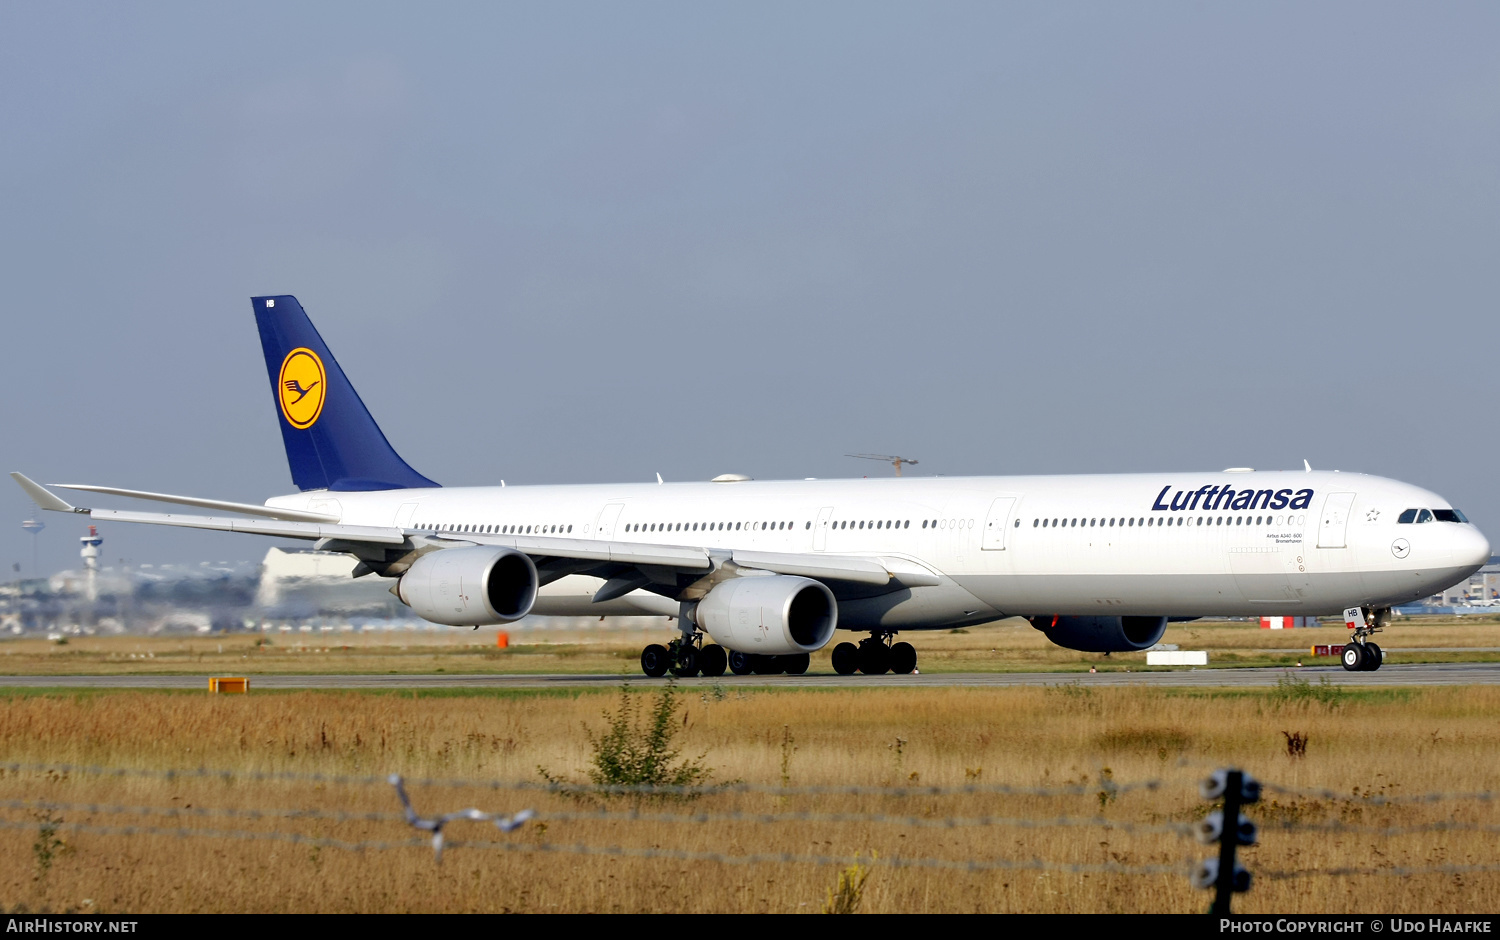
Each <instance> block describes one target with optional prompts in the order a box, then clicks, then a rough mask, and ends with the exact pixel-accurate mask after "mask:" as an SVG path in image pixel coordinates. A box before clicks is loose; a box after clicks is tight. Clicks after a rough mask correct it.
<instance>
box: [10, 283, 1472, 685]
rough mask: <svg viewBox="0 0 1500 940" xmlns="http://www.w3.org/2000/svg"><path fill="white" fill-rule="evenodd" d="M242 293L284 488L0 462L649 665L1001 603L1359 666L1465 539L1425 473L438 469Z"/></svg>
mask: <svg viewBox="0 0 1500 940" xmlns="http://www.w3.org/2000/svg"><path fill="white" fill-rule="evenodd" d="M252 304H253V307H254V310H255V318H256V323H257V324H258V326H259V329H260V340H261V346H262V348H263V350H264V352H265V357H266V368H267V370H268V371H269V373H270V378H271V390H272V397H273V398H274V400H275V402H276V412H277V416H278V421H279V423H280V425H281V434H282V439H283V441H284V442H285V444H286V453H287V460H288V462H289V463H290V464H291V471H292V480H293V482H294V483H295V484H296V486H297V488H298V490H300V492H299V493H297V494H295V495H291V496H276V497H273V498H271V499H268V500H266V502H265V505H263V506H256V505H250V504H243V503H233V502H226V501H223V500H213V499H199V498H194V497H185V496H173V495H168V494H163V493H148V492H140V491H135V490H125V489H119V488H116V487H104V486H85V485H63V484H58V486H61V487H62V488H64V489H71V490H82V491H88V492H91V493H100V494H109V495H116V496H125V497H134V498H138V499H147V500H156V501H160V502H165V503H173V504H177V505H179V506H187V507H195V508H198V509H204V510H210V511H215V512H218V513H231V514H233V515H231V516H225V515H185V514H179V513H175V512H174V513H147V512H126V511H117V510H108V509H86V508H80V507H75V506H72V505H70V504H69V503H67V502H66V501H64V500H63V499H62V498H61V497H59V496H57V495H56V494H55V493H53V492H52V491H50V490H48V489H46V488H44V487H42V486H41V485H39V484H37V483H34V482H32V481H31V480H29V479H27V478H26V477H24V476H22V475H21V474H19V473H16V474H12V476H14V477H15V479H16V481H17V482H18V483H20V484H21V486H22V487H23V488H24V489H25V490H26V492H27V493H28V494H29V495H30V496H31V497H32V499H33V500H35V501H36V503H37V504H38V505H39V506H41V507H42V508H43V509H52V510H59V511H63V512H77V513H86V514H88V515H89V516H91V517H92V518H94V519H97V520H101V521H110V522H138V523H149V524H155V525H171V526H186V527H189V528H197V529H217V530H222V531H228V532H246V533H251V534H254V535H266V536H275V537H278V538H292V539H305V540H307V541H311V542H313V543H314V544H315V546H316V547H317V548H319V549H322V550H325V551H332V552H345V553H348V554H350V555H352V556H354V557H355V558H357V559H358V560H359V563H358V565H357V566H356V568H355V572H354V573H355V576H356V577H359V576H362V575H368V574H374V575H378V576H380V577H382V578H391V579H394V580H395V584H394V585H393V587H392V591H393V593H395V594H396V596H398V597H399V598H400V599H401V600H402V601H403V602H405V603H406V604H407V605H409V606H410V607H411V609H412V610H413V611H415V612H416V613H417V614H418V615H420V616H421V617H423V618H424V619H426V620H429V621H432V622H434V623H440V624H449V625H452V626H467V627H477V626H480V625H485V624H503V623H507V622H510V621H514V620H518V619H520V618H522V617H525V616H526V615H527V614H530V613H539V614H554V615H578V616H599V615H601V614H642V613H644V614H655V615H664V616H666V617H669V618H675V636H674V637H673V638H672V639H671V641H670V642H668V643H665V644H652V645H650V646H647V647H646V648H645V650H644V651H642V653H641V668H642V670H644V671H645V673H646V674H647V675H648V676H660V675H664V674H665V673H666V672H668V671H671V672H672V673H674V674H676V675H679V676H687V675H696V674H699V673H702V674H704V675H710V676H714V675H722V674H723V672H724V671H725V669H726V668H727V669H731V670H733V671H734V672H736V673H739V674H745V673H751V672H754V673H761V674H771V673H780V672H786V673H792V674H798V673H803V672H805V671H806V670H807V668H808V661H809V660H808V654H810V653H812V652H814V651H816V650H820V649H822V648H823V647H824V646H826V645H827V644H828V643H829V642H831V641H832V639H833V637H834V633H835V631H836V630H839V629H843V630H849V631H852V632H854V633H864V634H868V636H867V637H865V638H863V639H861V640H860V642H859V643H858V645H855V644H854V643H848V642H845V643H839V644H838V645H837V646H835V647H834V649H833V657H832V658H833V668H834V670H835V671H837V672H839V673H841V674H846V675H847V674H850V673H853V672H855V671H860V672H864V673H872V674H874V673H884V672H889V671H894V672H897V673H906V672H911V671H913V670H914V669H915V668H916V665H917V654H916V650H915V649H914V648H913V647H912V646H911V644H909V643H905V642H896V643H893V642H892V640H893V638H894V637H895V636H896V634H897V633H899V632H902V631H918V630H934V629H948V628H953V627H961V626H964V625H967V624H976V623H982V622H985V621H991V620H996V619H999V618H1001V617H1006V616H1013V615H1020V616H1023V617H1026V618H1028V619H1029V620H1030V622H1031V624H1032V625H1033V626H1034V627H1036V629H1038V630H1040V631H1042V632H1043V633H1044V634H1045V635H1046V636H1047V638H1048V639H1049V640H1051V641H1052V642H1053V643H1056V644H1058V645H1059V646H1063V647H1067V648H1069V649H1075V650H1083V651H1090V652H1114V651H1120V652H1123V651H1131V650H1144V649H1147V648H1149V647H1151V646H1154V645H1155V644H1156V643H1157V642H1158V641H1160V639H1161V637H1162V634H1163V633H1164V632H1165V630H1166V628H1167V623H1168V622H1169V621H1174V620H1191V619H1196V618H1199V617H1205V616H1242V615H1251V616H1254V615H1264V614H1282V615H1326V614H1337V613H1339V612H1343V613H1344V615H1345V618H1346V620H1348V622H1349V625H1350V626H1351V627H1352V628H1353V629H1354V642H1352V643H1349V644H1348V645H1347V646H1346V648H1345V650H1344V660H1343V663H1344V666H1345V668H1347V669H1351V670H1358V669H1377V668H1379V667H1380V664H1381V662H1382V655H1381V652H1380V650H1379V647H1377V646H1376V644H1375V643H1374V642H1373V641H1372V640H1371V639H1370V637H1371V634H1373V633H1374V632H1377V631H1378V630H1380V629H1381V628H1382V627H1383V626H1384V625H1385V623H1386V622H1387V620H1388V619H1389V617H1390V610H1391V607H1392V606H1393V605H1396V604H1401V603H1404V602H1407V601H1411V600H1414V599H1416V598H1421V597H1425V596H1427V595H1430V594H1432V593H1434V592H1436V591H1439V590H1441V589H1443V588H1445V587H1447V586H1449V585H1452V584H1454V583H1456V582H1458V581H1460V580H1462V579H1464V578H1466V577H1468V576H1469V575H1470V574H1472V573H1473V572H1474V571H1476V570H1477V569H1478V568H1479V567H1480V566H1481V565H1483V564H1485V562H1486V561H1487V560H1488V558H1489V553H1490V546H1489V542H1488V541H1486V539H1485V537H1484V536H1483V535H1482V534H1480V532H1479V531H1478V530H1477V529H1476V528H1475V527H1474V526H1473V525H1471V524H1470V523H1469V522H1468V520H1467V519H1465V518H1464V516H1463V514H1462V513H1460V512H1459V511H1458V510H1457V509H1454V508H1453V507H1452V506H1450V505H1449V503H1448V501H1447V500H1445V499H1443V498H1442V497H1440V496H1438V495H1437V494H1435V493H1431V492H1428V491H1427V490H1423V489H1419V488H1417V487H1415V486H1409V485H1407V484H1405V483H1399V482H1397V481H1395V480H1388V479H1382V478H1380V477H1374V476H1366V475H1363V474H1356V473H1338V472H1331V473H1330V472H1314V471H1312V470H1311V469H1308V470H1306V471H1291V472H1260V471H1251V470H1246V469H1233V470H1226V471H1223V472H1221V473H1201V472H1196V471H1190V472H1182V473H1167V474H1130V475H1123V474H1122V475H1113V476H1029V477H946V478H936V479H933V478H928V479H921V478H913V477H907V478H889V479H879V480H869V479H861V480H801V481H785V482H757V481H753V480H749V479H748V478H745V477H742V476H736V475H726V476H724V477H720V478H718V479H715V480H714V481H712V482H705V483H660V482H658V483H656V484H649V483H648V484H614V485H605V486H595V485H587V486H505V485H504V483H503V482H502V484H501V485H500V486H483V487H443V486H439V485H438V484H436V483H434V482H433V481H431V480H429V479H427V478H426V477H424V476H422V475H421V474H420V473H418V472H416V471H415V470H413V469H412V468H411V467H410V466H409V465H407V463H406V462H405V461H404V460H402V459H401V457H400V456H399V455H397V453H396V451H395V450H394V449H393V448H392V447H391V445H390V444H389V443H388V442H387V441H386V438H385V435H384V434H382V433H381V431H380V428H379V427H378V426H376V424H375V421H374V419H373V418H372V417H371V416H370V413H369V411H368V410H367V409H366V408H365V406H364V403H363V402H362V401H360V398H359V395H358V394H357V393H356V392H355V391H354V388H353V386H352V385H350V383H349V380H348V379H347V378H345V376H344V373H343V370H342V369H340V368H339V364H338V363H337V362H336V361H335V360H334V358H333V355H332V353H330V352H329V351H328V347H327V346H326V345H325V344H324V342H323V339H322V337H321V336H319V335H318V332H317V330H316V329H314V328H313V325H312V323H311V321H309V320H308V318H307V315H306V313H304V312H303V309H302V306H301V304H299V303H298V302H297V300H296V298H295V297H292V296H289V295H282V296H276V297H255V298H253V299H252ZM1304 466H1305V464H1304ZM669 635H671V634H669Z"/></svg>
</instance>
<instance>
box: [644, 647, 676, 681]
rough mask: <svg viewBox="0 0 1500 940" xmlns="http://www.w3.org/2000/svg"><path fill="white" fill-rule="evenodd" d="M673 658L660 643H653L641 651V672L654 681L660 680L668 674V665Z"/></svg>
mask: <svg viewBox="0 0 1500 940" xmlns="http://www.w3.org/2000/svg"><path fill="white" fill-rule="evenodd" d="M671 661H672V660H671V657H669V656H668V655H667V648H666V647H665V646H662V645H661V644H660V643H652V644H651V645H650V646H648V647H646V648H645V649H643V650H641V672H644V673H645V674H646V675H648V676H650V677H651V678H653V679H660V678H661V677H662V676H664V675H666V674H667V665H668V663H670V662H671Z"/></svg>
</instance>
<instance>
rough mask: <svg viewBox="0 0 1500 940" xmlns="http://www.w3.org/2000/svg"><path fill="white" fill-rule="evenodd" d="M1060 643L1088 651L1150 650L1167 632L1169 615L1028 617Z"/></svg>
mask: <svg viewBox="0 0 1500 940" xmlns="http://www.w3.org/2000/svg"><path fill="white" fill-rule="evenodd" d="M1027 619H1028V620H1030V621H1031V625H1032V626H1033V627H1036V628H1037V629H1038V630H1040V631H1042V632H1043V633H1045V634H1047V639H1049V640H1051V641H1052V642H1053V643H1056V644H1057V645H1058V646H1061V647H1064V648H1066V649H1070V650H1079V651H1080V652H1084V653H1132V652H1137V651H1139V650H1144V649H1150V648H1151V647H1153V646H1155V645H1156V644H1157V643H1160V642H1161V637H1162V634H1163V633H1166V632H1167V618H1166V617H1028V618H1027Z"/></svg>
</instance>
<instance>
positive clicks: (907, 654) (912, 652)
mask: <svg viewBox="0 0 1500 940" xmlns="http://www.w3.org/2000/svg"><path fill="white" fill-rule="evenodd" d="M916 669H917V648H916V647H914V646H912V645H911V644H910V643H897V644H895V645H893V646H892V647H891V672H894V673H895V674H896V675H898V676H908V675H911V674H912V673H913V672H915V671H916Z"/></svg>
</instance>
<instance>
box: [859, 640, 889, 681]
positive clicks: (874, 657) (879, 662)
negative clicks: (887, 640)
mask: <svg viewBox="0 0 1500 940" xmlns="http://www.w3.org/2000/svg"><path fill="white" fill-rule="evenodd" d="M890 668H891V651H890V650H889V649H888V648H887V647H886V645H885V644H884V643H882V642H880V641H879V640H866V641H865V642H863V643H861V644H860V645H859V671H860V672H862V673H864V674H865V675H867V676H879V675H883V674H885V673H886V672H888V671H889V670H890Z"/></svg>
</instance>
